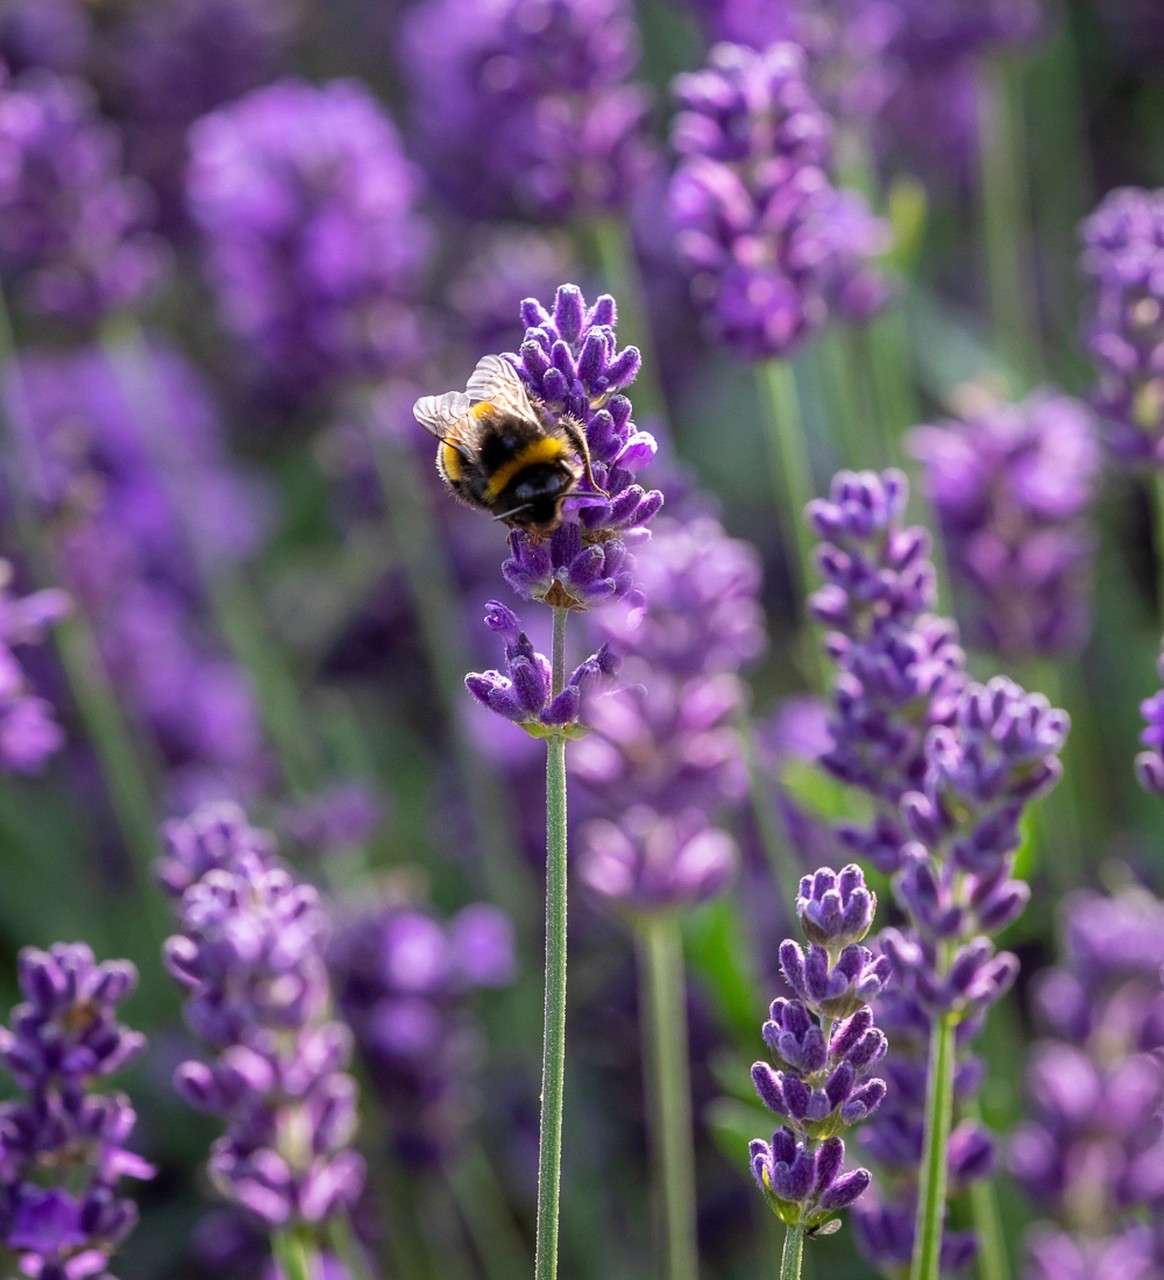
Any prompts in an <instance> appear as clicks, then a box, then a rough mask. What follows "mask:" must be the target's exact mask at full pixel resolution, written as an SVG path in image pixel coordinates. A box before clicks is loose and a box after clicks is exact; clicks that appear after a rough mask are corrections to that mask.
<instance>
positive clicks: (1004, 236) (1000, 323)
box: [979, 58, 1040, 393]
mask: <svg viewBox="0 0 1164 1280" xmlns="http://www.w3.org/2000/svg"><path fill="white" fill-rule="evenodd" d="M983 79H984V81H985V88H984V91H983V92H982V93H981V95H980V111H979V124H980V133H981V143H980V160H981V173H980V180H979V187H980V190H981V199H982V224H983V230H984V232H985V237H986V242H985V248H986V276H987V280H988V282H989V290H990V309H991V314H992V319H993V324H994V334H995V342H996V343H997V344H998V346H999V348H1000V351H1001V354H1002V356H1003V357H1004V359H1005V360H1006V361H1007V363H1008V364H1009V365H1010V367H1011V368H1012V369H1014V370H1015V372H1016V373H1017V374H1018V375H1019V377H1020V379H1021V380H1022V382H1023V384H1024V385H1023V386H1021V387H1018V388H1013V389H1014V390H1017V391H1022V392H1024V393H1025V391H1026V390H1027V389H1028V386H1029V384H1030V383H1032V382H1034V381H1037V380H1038V378H1039V376H1040V362H1039V355H1038V350H1039V344H1038V336H1037V335H1038V327H1037V323H1036V320H1035V315H1034V297H1035V291H1034V282H1033V280H1032V279H1031V273H1030V270H1029V265H1028V264H1029V260H1030V252H1029V245H1028V244H1027V235H1026V226H1027V223H1028V218H1027V206H1028V203H1029V202H1028V200H1027V192H1026V190H1025V189H1024V184H1023V180H1022V173H1023V168H1022V164H1023V162H1022V159H1021V156H1022V152H1023V151H1024V150H1025V148H1024V147H1023V139H1022V133H1023V122H1022V103H1021V99H1020V96H1019V84H1018V81H1017V79H1016V78H1015V77H1014V76H1013V75H1012V74H1011V73H1010V69H1009V68H1008V66H1007V64H1006V63H1005V62H1004V61H1003V60H1002V59H1000V58H995V59H992V60H990V61H988V62H987V63H986V64H985V66H984V67H983Z"/></svg>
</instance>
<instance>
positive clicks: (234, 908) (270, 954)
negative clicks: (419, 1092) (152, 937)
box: [163, 806, 364, 1228]
mask: <svg viewBox="0 0 1164 1280" xmlns="http://www.w3.org/2000/svg"><path fill="white" fill-rule="evenodd" d="M166 843H167V855H166V860H165V862H164V863H163V883H164V884H165V885H166V886H167V887H168V888H169V889H170V890H171V893H172V894H174V896H175V903H174V905H175V909H176V911H177V914H178V918H179V922H180V926H181V930H182V932H181V933H179V934H178V935H176V936H174V937H172V938H170V939H168V940H167V942H166V948H165V958H166V965H167V968H168V969H169V970H170V973H171V974H172V975H173V976H174V978H175V979H176V980H177V981H178V982H179V984H180V985H181V986H183V987H184V988H186V990H187V993H188V995H187V1003H186V1010H185V1013H186V1020H187V1022H188V1023H189V1025H190V1027H191V1029H192V1030H193V1031H194V1032H195V1034H197V1035H198V1036H199V1037H200V1039H202V1040H203V1041H204V1042H205V1044H206V1046H207V1047H208V1048H209V1049H210V1050H211V1051H212V1053H214V1055H215V1057H214V1059H213V1062H212V1063H211V1064H209V1065H208V1064H206V1063H204V1062H200V1061H194V1062H186V1063H184V1064H182V1066H180V1067H179V1068H178V1072H177V1074H176V1076H175V1085H176V1087H177V1088H178V1090H179V1092H180V1093H181V1094H182V1096H183V1097H184V1098H185V1099H186V1101H187V1102H189V1103H190V1105H191V1106H194V1107H196V1108H198V1109H199V1110H204V1111H210V1112H213V1113H216V1114H218V1115H220V1116H222V1117H223V1118H224V1119H225V1120H226V1123H227V1130H226V1133H225V1134H224V1136H223V1137H222V1138H220V1139H218V1141H217V1142H216V1143H215V1144H214V1148H213V1150H212V1152H211V1157H210V1166H209V1171H210V1178H211V1181H212V1182H213V1183H214V1185H215V1187H216V1189H217V1190H218V1192H219V1193H220V1194H221V1195H222V1196H223V1197H224V1198H226V1199H227V1200H230V1201H231V1202H233V1203H235V1204H238V1205H240V1206H242V1207H243V1208H245V1209H247V1210H248V1211H249V1212H250V1213H252V1214H253V1215H254V1216H255V1217H256V1218H258V1219H259V1220H260V1221H261V1222H263V1223H265V1224H266V1225H267V1226H268V1227H273V1228H283V1227H288V1226H293V1225H295V1224H309V1225H314V1224H318V1223H320V1222H323V1221H325V1220H326V1219H327V1218H329V1217H331V1216H332V1215H333V1214H335V1213H337V1212H340V1211H342V1210H343V1209H344V1208H350V1206H351V1205H352V1204H353V1203H354V1201H355V1199H356V1197H357V1196H358V1195H359V1193H360V1190H361V1188H362V1186H363V1182H364V1164H363V1161H362V1159H361V1158H360V1157H359V1156H358V1155H356V1154H355V1153H354V1152H353V1151H352V1150H351V1149H350V1148H351V1144H352V1139H353V1138H354V1136H355V1131H356V1086H355V1082H354V1081H353V1080H352V1078H351V1076H349V1075H347V1074H346V1073H345V1070H344V1068H345V1067H346V1066H347V1064H348V1060H349V1058H350V1056H351V1038H350V1034H349V1033H348V1031H347V1028H346V1027H344V1026H343V1025H342V1024H341V1023H339V1022H336V1021H334V1020H333V1019H332V1017H331V993H330V986H329V982H328V976H327V969H326V966H325V962H324V949H325V947H326V945H327V937H328V931H329V921H328V918H327V915H326V912H325V911H324V908H323V906H322V904H321V903H320V900H319V895H318V894H317V893H316V891H315V890H314V889H312V888H310V887H309V886H307V885H303V884H299V883H297V882H296V881H295V879H294V877H293V876H292V875H291V873H290V872H289V871H288V870H287V869H286V868H285V867H284V866H283V865H282V864H281V863H280V862H279V860H278V858H277V856H276V854H275V851H274V847H273V844H272V843H271V842H269V841H268V840H267V839H266V838H265V837H263V836H262V835H260V834H257V833H254V832H252V831H251V830H250V829H249V828H248V827H247V826H246V823H245V820H243V819H242V818H241V816H240V815H239V813H238V812H237V810H232V809H229V808H228V809H227V810H225V811H224V810H223V809H222V808H221V807H217V806H216V807H213V808H211V809H210V810H208V811H207V810H202V811H199V812H197V813H195V814H194V815H193V816H192V817H191V819H190V820H189V822H188V823H177V824H174V823H172V824H170V825H169V826H168V828H167V829H166ZM199 873H201V874H199ZM186 880H188V882H189V883H188V887H186V888H185V889H184V890H183V891H182V892H181V895H180V897H178V896H177V894H176V892H175V891H176V889H177V888H178V886H179V885H181V884H182V883H183V881H186Z"/></svg>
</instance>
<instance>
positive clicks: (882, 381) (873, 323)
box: [858, 305, 918, 466]
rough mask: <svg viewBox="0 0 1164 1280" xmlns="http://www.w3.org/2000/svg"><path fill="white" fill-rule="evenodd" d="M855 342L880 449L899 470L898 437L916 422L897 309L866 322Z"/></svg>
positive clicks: (906, 342)
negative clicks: (872, 401) (866, 372)
mask: <svg viewBox="0 0 1164 1280" xmlns="http://www.w3.org/2000/svg"><path fill="white" fill-rule="evenodd" d="M858 341H859V342H860V344H861V348H862V352H863V355H864V359H865V363H866V366H867V367H868V370H869V378H870V381H871V382H872V384H873V395H874V398H875V400H876V403H877V423H878V429H879V432H880V435H881V441H882V449H883V450H884V452H885V456H886V458H887V459H888V461H889V462H890V463H891V464H892V465H894V466H900V465H901V459H902V453H903V450H902V439H901V437H902V434H903V433H904V432H905V430H906V429H907V428H908V427H912V426H915V425H916V424H917V422H918V405H917V397H916V395H915V394H914V388H913V365H912V361H911V359H910V345H909V337H908V335H907V333H906V328H905V317H904V315H903V312H902V307H901V305H897V306H894V307H890V308H889V309H888V310H887V311H885V312H884V313H883V314H882V315H879V316H875V317H874V318H873V319H872V320H870V322H869V323H868V324H867V325H866V326H865V328H864V330H863V331H862V332H861V333H860V335H859V338H858Z"/></svg>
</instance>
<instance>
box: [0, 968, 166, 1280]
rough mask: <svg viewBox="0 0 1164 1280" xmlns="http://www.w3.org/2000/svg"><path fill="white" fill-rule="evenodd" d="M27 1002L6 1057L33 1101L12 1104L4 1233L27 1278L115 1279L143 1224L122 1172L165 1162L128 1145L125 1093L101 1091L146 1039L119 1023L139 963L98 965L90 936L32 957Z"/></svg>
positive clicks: (5, 1038)
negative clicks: (113, 1260)
mask: <svg viewBox="0 0 1164 1280" xmlns="http://www.w3.org/2000/svg"><path fill="white" fill-rule="evenodd" d="M19 976H20V989H21V992H22V993H23V995H24V997H25V1003H23V1004H20V1005H18V1006H17V1007H16V1008H15V1009H14V1010H13V1012H12V1018H11V1026H10V1029H2V1030H0V1060H2V1061H3V1062H4V1064H5V1065H6V1066H7V1067H8V1069H9V1070H10V1071H11V1072H12V1074H13V1075H14V1076H15V1077H16V1081H17V1083H18V1084H19V1085H20V1087H21V1089H22V1090H23V1091H24V1093H25V1095H26V1097H25V1098H23V1099H21V1100H19V1101H15V1102H7V1103H5V1104H4V1105H3V1106H2V1107H0V1154H2V1159H0V1184H2V1194H0V1241H2V1242H3V1244H4V1246H5V1247H6V1248H8V1249H12V1250H15V1251H16V1252H18V1253H19V1254H20V1255H21V1258H20V1264H21V1269H22V1274H24V1275H29V1276H40V1277H46V1278H47V1277H52V1278H54V1280H73V1278H74V1277H83V1276H95V1275H104V1274H105V1270H106V1265H107V1263H108V1260H109V1256H110V1254H112V1253H113V1252H114V1251H115V1250H116V1249H117V1247H118V1246H119V1245H120V1244H121V1242H122V1241H123V1240H124V1239H125V1237H126V1236H128V1235H129V1233H130V1232H131V1231H132V1230H133V1228H134V1225H135V1224H136V1222H137V1209H136V1206H135V1205H134V1204H133V1202H132V1201H131V1200H128V1199H125V1198H122V1197H119V1196H118V1195H117V1185H118V1182H119V1181H120V1179H121V1178H122V1177H130V1178H152V1177H153V1175H154V1169H153V1168H152V1166H150V1165H149V1164H147V1163H146V1161H144V1160H143V1159H142V1158H141V1157H140V1156H137V1155H135V1154H134V1153H133V1152H131V1151H129V1150H127V1149H126V1146H125V1144H126V1142H127V1141H128V1139H129V1137H130V1135H131V1133H132V1131H133V1127H134V1122H135V1119H136V1117H135V1115H134V1111H133V1108H132V1107H131V1106H130V1103H129V1099H128V1098H126V1097H125V1095H124V1094H98V1093H93V1092H90V1090H91V1089H92V1087H93V1084H94V1083H95V1082H96V1081H97V1080H99V1079H101V1078H102V1077H105V1076H109V1075H112V1074H113V1073H114V1072H116V1071H119V1070H121V1069H122V1068H123V1067H124V1066H126V1065H127V1064H128V1063H129V1062H131V1061H132V1060H133V1059H134V1058H136V1057H137V1056H138V1055H139V1054H140V1053H141V1052H142V1050H143V1049H144V1047H145V1038H144V1037H143V1036H141V1035H140V1034H138V1033H137V1032H134V1031H130V1030H128V1028H126V1027H125V1026H123V1025H122V1023H121V1022H120V1021H119V1020H118V1011H117V1006H118V1005H119V1004H120V1003H121V1002H122V1001H123V1000H125V999H126V998H127V997H128V996H129V995H131V994H132V992H133V990H134V988H135V987H136V985H137V971H136V969H135V968H134V967H133V965H132V964H130V963H129V962H128V961H125V960H111V961H106V962H104V963H102V964H98V963H96V961H95V960H94V958H93V953H92V951H90V950H89V948H88V947H87V946H85V945H84V943H74V944H72V945H66V944H63V943H58V944H56V945H55V946H53V947H51V948H50V949H49V950H48V951H38V950H36V949H35V948H32V947H27V948H25V949H24V950H23V951H22V952H21V953H20V962H19Z"/></svg>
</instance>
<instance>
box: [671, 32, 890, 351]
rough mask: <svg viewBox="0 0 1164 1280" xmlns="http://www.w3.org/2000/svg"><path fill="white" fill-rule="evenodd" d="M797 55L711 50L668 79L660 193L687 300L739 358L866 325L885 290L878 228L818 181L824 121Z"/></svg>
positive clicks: (825, 150)
mask: <svg viewBox="0 0 1164 1280" xmlns="http://www.w3.org/2000/svg"><path fill="white" fill-rule="evenodd" d="M805 70H806V69H805V62H804V56H803V54H802V52H801V51H800V50H799V49H798V48H797V47H796V46H794V45H791V44H774V45H771V46H770V47H769V48H767V49H766V50H764V51H763V52H761V53H757V52H755V51H754V50H751V49H748V48H745V47H744V46H742V45H730V44H720V45H716V46H715V48H714V49H712V51H711V55H710V58H709V64H708V68H707V69H706V70H704V71H701V72H698V73H696V74H690V75H682V76H679V77H677V79H676V82H675V92H676V96H677V98H678V100H679V106H680V111H679V114H678V115H677V117H676V120H675V125H674V130H673V144H674V147H675V149H676V151H677V152H678V153H679V156H680V161H679V167H678V168H677V170H676V172H675V175H674V177H673V178H672V180H671V190H670V221H671V225H672V227H673V229H674V232H675V243H676V248H677V250H678V253H679V256H680V259H681V260H682V262H683V264H684V266H685V268H686V270H687V272H688V274H689V276H690V278H691V288H692V295H693V297H694V299H695V301H696V303H697V304H698V305H699V306H701V307H702V308H703V310H704V311H705V313H706V314H707V317H708V321H709V324H710V325H711V327H712V329H713V331H714V332H715V333H716V335H717V336H718V337H719V338H720V339H721V340H722V341H723V342H725V343H726V344H727V345H729V346H731V347H733V348H734V349H736V350H737V351H738V352H739V353H740V354H741V355H742V356H745V357H746V358H749V359H759V358H763V357H767V356H776V355H786V354H788V353H789V352H791V351H793V350H794V349H795V348H796V347H797V346H799V345H800V344H801V343H802V342H803V341H804V340H805V339H806V338H807V337H809V336H811V335H812V334H813V333H815V332H816V331H817V330H819V329H821V328H823V326H824V325H825V324H826V322H827V321H828V319H829V317H830V315H831V314H833V313H834V312H836V313H837V314H840V315H842V316H845V317H847V318H850V319H864V318H865V317H867V316H868V315H869V314H870V313H871V312H872V311H874V310H875V309H876V308H877V307H878V306H880V305H881V303H882V302H883V301H884V300H885V296H886V289H885V286H884V283H883V282H881V281H880V280H879V279H878V278H877V277H876V275H875V274H874V273H873V272H872V271H871V270H870V267H869V261H870V259H871V258H872V257H874V256H875V255H876V254H877V253H879V252H880V251H882V250H883V249H884V248H885V247H886V245H885V240H886V235H887V233H886V231H885V228H884V227H883V225H882V224H881V223H880V222H878V221H877V220H876V219H875V218H874V217H873V215H872V214H871V213H870V212H869V210H868V209H867V208H866V207H865V205H864V203H863V202H862V201H861V200H860V199H859V198H858V197H856V196H853V195H851V194H848V193H843V192H840V191H838V190H837V189H836V188H835V187H834V186H833V184H832V182H831V181H830V179H829V177H828V174H827V171H826V170H827V166H828V163H829V157H830V144H831V126H830V122H829V120H828V117H827V116H826V115H825V113H824V112H823V111H822V110H821V108H820V107H819V106H818V105H817V102H816V100H815V98H814V97H813V95H812V94H811V92H810V91H809V88H808V86H807V83H806V80H805Z"/></svg>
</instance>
